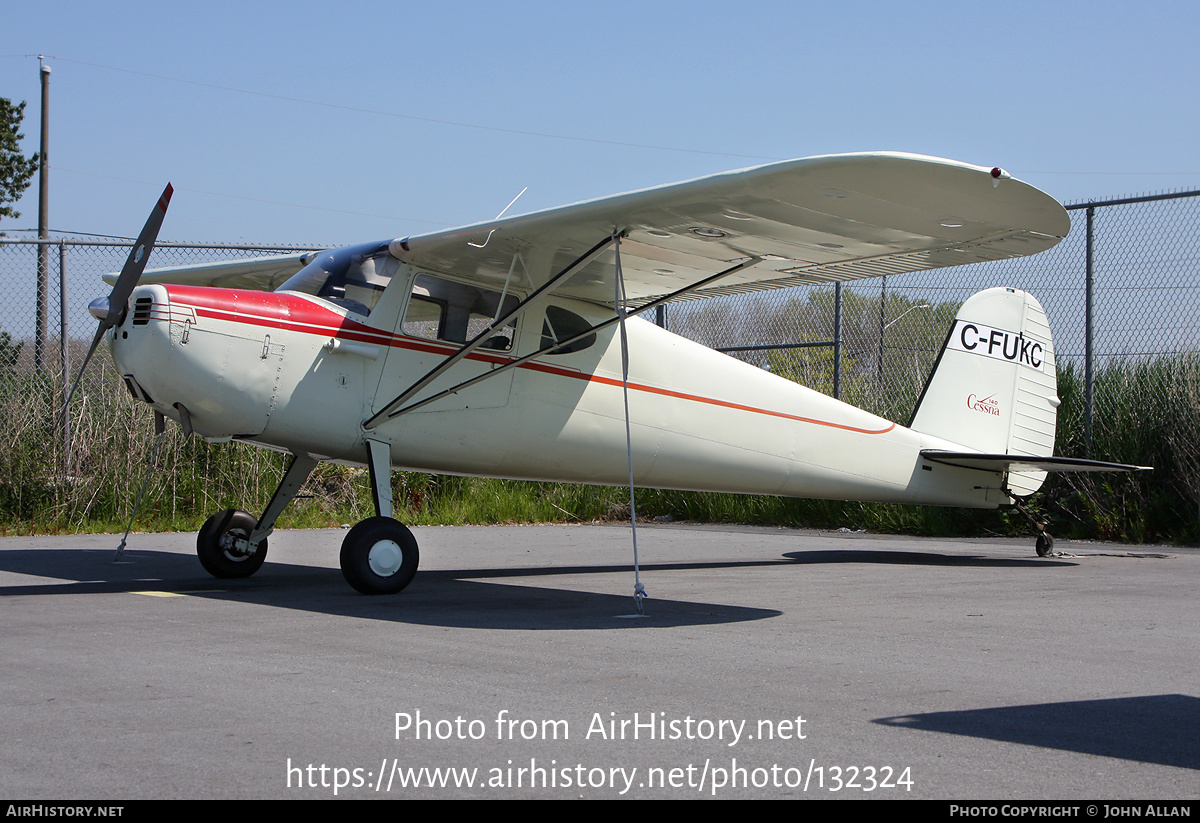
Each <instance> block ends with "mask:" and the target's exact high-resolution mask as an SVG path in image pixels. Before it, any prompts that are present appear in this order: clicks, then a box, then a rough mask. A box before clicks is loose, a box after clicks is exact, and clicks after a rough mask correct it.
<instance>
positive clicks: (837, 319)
mask: <svg viewBox="0 0 1200 823" xmlns="http://www.w3.org/2000/svg"><path fill="white" fill-rule="evenodd" d="M833 398H834V399H835V400H841V399H842V284H841V282H840V281H839V282H837V283H834V284H833Z"/></svg>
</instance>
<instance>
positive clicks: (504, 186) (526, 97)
mask: <svg viewBox="0 0 1200 823" xmlns="http://www.w3.org/2000/svg"><path fill="white" fill-rule="evenodd" d="M1198 31H1200V4H1196V3H1194V2H1170V3H1155V2H1147V3H1138V4H1134V3H1117V2H1059V3H1054V2H1044V0H1043V2H1037V3H1027V2H1008V3H1003V4H993V3H971V2H964V0H959V2H953V3H951V2H924V3H922V2H911V3H883V2H880V3H871V2H841V3H836V4H835V3H811V4H810V3H803V2H752V1H750V2H743V3H740V4H735V3H729V2H710V1H709V0H693V1H692V2H686V3H684V2H680V3H667V2H653V1H652V0H642V1H641V2H625V0H610V2H604V3H572V2H554V3H550V2H545V3H542V2H526V3H521V2H512V3H500V2H488V3H484V2H438V3H430V2H420V3H401V2H391V3H377V2H356V0H342V1H341V2H338V3H328V2H323V3H313V2H288V3H276V2H253V0H241V2H225V1H224V0H210V1H209V2H205V3H194V2H172V3H160V4H147V3H145V2H136V3H135V2H124V1H123V0H117V1H116V2H105V3H82V2H77V3H72V2H62V0H39V2H37V3H19V4H9V7H8V8H6V10H5V25H4V31H3V34H0V96H3V97H9V98H11V99H13V100H27V101H29V108H28V109H27V115H26V122H25V127H24V132H25V135H26V139H25V146H26V149H27V153H32V152H33V151H34V150H36V146H37V133H38V99H39V89H38V68H37V66H38V64H37V60H36V58H35V57H29V56H26V55H36V54H39V53H41V54H45V55H47V63H48V64H49V65H50V66H51V67H52V70H53V73H52V75H51V149H50V161H51V166H52V171H51V178H50V179H51V204H50V206H51V227H52V229H53V230H56V231H78V232H95V233H111V234H117V235H131V234H135V233H136V232H137V230H138V229H139V228H140V226H141V224H142V222H143V221H144V220H145V217H146V215H147V214H148V212H149V210H150V207H151V206H152V204H153V202H154V199H155V197H156V196H157V193H158V191H159V190H161V188H162V186H163V185H164V184H165V182H166V181H168V180H170V181H172V182H173V183H174V184H175V186H176V195H175V200H174V201H173V203H172V205H171V210H170V212H169V214H168V216H167V221H166V224H165V226H164V228H163V232H162V236H163V237H164V238H166V239H172V240H195V241H213V242H220V241H245V242H266V243H299V242H305V243H318V244H327V245H340V244H348V243H354V242H362V241H365V240H373V239H380V238H387V237H395V236H403V235H408V234H417V233H420V232H422V231H429V230H435V229H438V228H443V227H447V226H453V225H459V224H463V223H469V222H474V221H476V220H482V219H487V218H489V217H492V216H494V214H495V213H496V212H498V211H499V210H500V209H501V208H503V207H504V205H505V204H506V203H508V201H509V200H511V199H512V197H513V196H514V195H515V194H516V193H517V192H519V191H520V190H521V189H522V188H523V187H525V186H528V187H529V191H528V192H527V193H526V194H525V196H524V197H523V198H522V199H521V200H520V201H519V202H518V204H517V205H516V206H515V207H514V208H513V213H517V212H523V211H530V210H533V209H537V208H544V207H550V206H555V205H560V204H563V203H569V202H574V201H577V200H581V199H586V198H590V197H597V196H601V195H605V194H612V193H616V192H620V191H626V190H630V189H635V188H642V187H645V186H650V185H656V184H660V183H669V182H673V181H676V180H683V179H688V178H691V177H697V176H700V175H704V174H709V173H712V172H717V171H722V170H725V169H730V168H739V167H743V166H747V165H754V164H757V163H760V162H766V161H767V160H768V159H772V158H778V159H784V158H791V157H803V156H807V155H814V154H825V153H831V152H844V151H863V150H876V149H888V150H899V151H912V152H919V153H923V154H933V155H940V156H944V157H950V158H954V159H956V160H963V161H966V162H971V163H978V164H981V165H1000V166H1003V167H1004V168H1006V169H1008V170H1009V171H1011V172H1012V173H1013V174H1015V175H1016V176H1018V177H1021V178H1023V179H1025V180H1028V181H1029V182H1031V183H1033V184H1034V185H1037V186H1039V187H1040V188H1043V189H1045V190H1046V191H1048V192H1050V193H1051V194H1052V195H1054V196H1055V197H1057V198H1058V199H1060V200H1080V199H1087V198H1102V197H1109V196H1117V195H1124V194H1133V193H1144V192H1148V191H1160V190H1166V189H1192V188H1200V158H1198V157H1196V156H1195V152H1194V148H1195V146H1196V144H1197V131H1198V130H1197V118H1198V117H1200V113H1198V107H1197V106H1196V103H1195V100H1196V83H1197V79H1196V76H1197V75H1196V58H1195V51H1194V49H1195V42H1194V41H1195V38H1196V34H1197V32H1198ZM234 89H238V90H243V91H235V90H234ZM243 92H253V93H243ZM455 124H459V125H455ZM565 138H572V139H565ZM653 147H658V148H653ZM36 191H37V187H36V183H35V185H34V186H33V187H32V188H31V189H30V191H29V192H28V193H27V195H26V197H25V199H24V200H23V201H22V203H21V204H20V206H19V208H20V209H21V211H22V212H23V214H22V217H21V218H19V219H18V220H15V221H13V220H5V221H4V223H3V224H2V225H0V229H3V230H5V231H9V232H10V233H12V232H13V231H14V230H16V229H22V228H30V227H33V226H34V225H35V223H36V213H37V195H36Z"/></svg>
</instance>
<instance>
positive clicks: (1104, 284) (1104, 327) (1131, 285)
mask: <svg viewBox="0 0 1200 823" xmlns="http://www.w3.org/2000/svg"><path fill="white" fill-rule="evenodd" d="M1067 209H1068V212H1069V214H1070V216H1071V224H1072V227H1071V232H1070V234H1069V235H1068V236H1067V238H1066V239H1065V240H1063V241H1062V242H1061V243H1059V244H1058V245H1057V246H1056V247H1054V248H1053V249H1051V250H1050V251H1047V252H1043V253H1042V254H1038V255H1035V256H1033V257H1023V258H1017V259H1013V260H1003V261H996V262H989V263H977V264H972V265H967V266H959V267H955V268H950V269H936V270H933V271H924V272H914V273H911V274H905V275H899V276H891V277H883V278H878V279H874V280H865V281H863V280H860V281H855V282H853V283H847V284H843V285H842V286H841V287H840V288H835V287H834V286H821V287H811V288H797V289H787V290H781V291H777V292H760V293H758V294H750V295H736V296H732V297H721V298H714V299H711V300H705V301H695V302H691V303H681V304H678V305H674V306H671V307H670V308H669V311H668V312H667V315H666V322H667V325H668V326H669V327H670V328H671V330H672V331H675V332H677V333H679V334H682V335H684V336H685V337H690V338H692V339H694V340H697V341H699V342H701V343H704V344H705V345H708V346H712V347H713V348H720V349H723V350H726V351H727V352H728V353H729V354H730V355H732V356H734V357H739V358H741V359H743V360H746V361H748V362H750V363H753V364H755V365H758V366H761V367H762V368H768V369H771V370H772V371H774V372H777V373H779V374H781V375H783V376H785V377H789V378H792V379H795V380H798V381H799V382H802V383H804V384H805V385H807V386H809V387H811V388H814V389H816V390H818V391H822V392H825V393H827V394H830V395H834V396H838V397H840V398H841V399H843V400H845V401H847V402H850V403H853V404H854V405H857V406H861V407H864V408H866V409H868V410H870V411H872V412H875V413H876V414H880V415H882V416H884V417H887V418H889V419H892V420H897V421H899V422H901V423H904V422H907V420H908V419H909V417H910V416H911V414H912V412H913V409H914V406H915V404H916V401H917V399H918V398H919V397H920V394H921V391H922V389H923V388H924V383H925V380H926V378H927V377H928V375H929V372H930V370H931V369H932V367H933V363H934V360H935V359H936V357H937V354H938V351H939V350H940V349H941V346H942V344H943V342H944V341H945V338H946V334H947V332H948V331H949V328H950V325H951V322H952V321H953V318H954V315H955V313H956V312H957V310H958V307H959V305H960V304H961V303H962V302H963V301H964V300H966V299H967V298H968V297H969V296H970V295H972V294H974V293H975V292H977V291H980V290H982V289H985V288H990V287H992V286H1010V287H1013V288H1018V289H1022V290H1024V291H1028V292H1031V293H1032V294H1033V295H1034V296H1035V297H1037V298H1038V300H1039V301H1041V303H1042V305H1043V306H1044V307H1045V309H1046V312H1047V315H1048V316H1049V318H1050V325H1051V328H1052V330H1053V332H1054V340H1055V348H1056V353H1057V358H1058V363H1059V368H1060V380H1061V383H1062V385H1060V394H1063V395H1064V406H1063V408H1062V410H1061V411H1062V414H1064V415H1065V416H1066V418H1067V419H1066V420H1065V421H1064V424H1065V425H1063V426H1060V453H1062V454H1064V455H1068V456H1074V457H1093V458H1096V459H1108V460H1119V459H1121V458H1120V456H1119V455H1120V453H1121V451H1120V450H1119V449H1116V448H1115V444H1116V443H1118V442H1119V441H1121V439H1122V437H1123V436H1124V433H1125V432H1126V430H1127V429H1129V428H1131V427H1139V426H1141V427H1145V426H1147V425H1149V426H1150V427H1152V428H1153V427H1154V426H1155V425H1156V421H1154V420H1151V419H1147V414H1146V412H1148V411H1149V409H1150V408H1151V407H1158V406H1169V405H1170V404H1172V403H1177V404H1182V405H1185V406H1190V407H1191V408H1192V409H1195V408H1196V406H1197V399H1196V398H1197V397H1198V396H1200V394H1198V392H1197V365H1198V358H1200V261H1198V257H1200V192H1182V193H1176V194H1168V195H1155V196H1151V197H1142V198H1126V199H1120V200H1111V201H1102V202H1094V203H1084V204H1077V205H1069V206H1067ZM839 325H840V329H839ZM798 343H799V344H807V345H805V346H804V347H796V344H798ZM747 347H754V348H753V349H752V350H745V349H746V348H747ZM739 349H740V350H739ZM1077 394H1078V397H1076V395H1077ZM1068 400H1069V401H1070V402H1067V401H1068ZM1076 400H1078V402H1076ZM1076 430H1078V436H1076ZM1064 431H1065V432H1067V433H1069V436H1068V437H1067V438H1066V439H1065V440H1064V439H1063V438H1062V437H1061V434H1062V433H1063V432H1064ZM1157 434H1158V435H1159V436H1161V437H1162V438H1167V437H1169V436H1172V434H1171V432H1169V431H1166V430H1159V431H1158V432H1157ZM1174 436H1176V437H1178V436H1180V435H1179V434H1176V435H1174ZM1106 444H1107V445H1106ZM1106 449H1107V450H1106Z"/></svg>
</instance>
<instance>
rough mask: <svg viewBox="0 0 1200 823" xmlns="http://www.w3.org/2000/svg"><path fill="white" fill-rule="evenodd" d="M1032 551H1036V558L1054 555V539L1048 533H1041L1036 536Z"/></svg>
mask: <svg viewBox="0 0 1200 823" xmlns="http://www.w3.org/2000/svg"><path fill="white" fill-rule="evenodd" d="M1034 549H1035V550H1036V551H1037V556H1038V557H1049V556H1050V555H1052V554H1054V538H1053V537H1052V536H1051V535H1050V532H1042V533H1041V534H1039V535H1038V536H1037V542H1036V543H1035V544H1034Z"/></svg>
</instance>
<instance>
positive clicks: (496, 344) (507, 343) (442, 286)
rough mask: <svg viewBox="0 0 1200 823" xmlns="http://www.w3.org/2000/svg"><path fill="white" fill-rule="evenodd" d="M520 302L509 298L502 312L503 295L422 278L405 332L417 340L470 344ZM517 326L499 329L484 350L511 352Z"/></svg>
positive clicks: (416, 283) (406, 318)
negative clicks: (469, 342)
mask: <svg viewBox="0 0 1200 823" xmlns="http://www.w3.org/2000/svg"><path fill="white" fill-rule="evenodd" d="M518 302H519V301H518V300H517V298H516V297H515V296H513V295H511V294H510V295H506V296H505V298H504V306H503V310H501V308H500V292H497V291H491V290H490V289H481V288H479V287H478V286H469V285H467V284H465V283H457V282H455V281H453V280H443V279H442V278H440V277H434V276H433V275H429V274H419V275H417V277H416V279H415V280H414V281H413V289H412V297H411V298H410V299H409V301H408V311H407V312H405V314H404V324H403V326H402V327H401V328H402V330H403V332H404V333H405V334H408V335H411V336H413V337H424V338H426V339H428V340H446V341H448V342H450V343H466V342H467V341H469V340H474V339H475V337H476V336H477V335H479V334H481V333H482V332H483V331H484V330H485V329H486V328H487V327H488V326H490V325H491V324H492V321H493V320H494V319H495V318H497V317H499V316H500V315H501V314H507V313H508V312H510V311H512V309H514V308H516V305H517V303H518ZM516 326H517V323H516V321H515V320H514V321H512V322H511V323H509V324H507V325H506V326H504V327H503V328H500V329H497V330H496V331H495V332H493V334H492V336H491V337H489V338H488V339H487V340H485V341H484V342H483V346H482V348H485V349H492V350H493V351H510V350H511V349H512V347H513V336H514V335H515V334H516Z"/></svg>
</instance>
